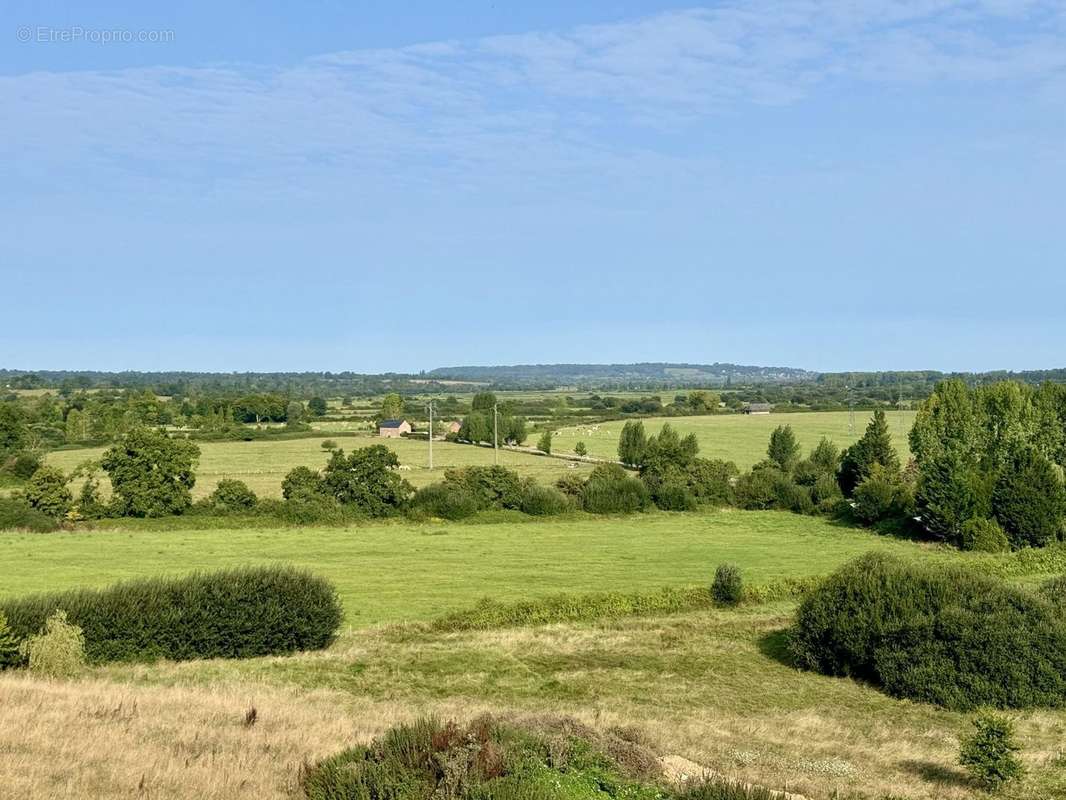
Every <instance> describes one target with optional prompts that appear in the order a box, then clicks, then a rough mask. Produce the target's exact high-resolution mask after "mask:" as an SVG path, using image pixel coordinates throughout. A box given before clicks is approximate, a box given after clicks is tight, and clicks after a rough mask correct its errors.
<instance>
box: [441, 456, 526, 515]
mask: <svg viewBox="0 0 1066 800" xmlns="http://www.w3.org/2000/svg"><path fill="white" fill-rule="evenodd" d="M444 482H445V483H446V484H450V485H452V486H456V487H458V488H460V489H462V490H464V491H466V492H467V493H468V494H470V496H471V497H473V498H474V500H475V501H476V502H477V507H478V510H481V511H484V510H488V509H490V508H496V509H501V508H509V509H517V508H519V507H520V506H521V505H522V477H521V476H520V475H519V474H518V473H517V472H515V471H514V470H513V469H507V467H500V466H492V467H459V468H455V469H448V470H445V471H444Z"/></svg>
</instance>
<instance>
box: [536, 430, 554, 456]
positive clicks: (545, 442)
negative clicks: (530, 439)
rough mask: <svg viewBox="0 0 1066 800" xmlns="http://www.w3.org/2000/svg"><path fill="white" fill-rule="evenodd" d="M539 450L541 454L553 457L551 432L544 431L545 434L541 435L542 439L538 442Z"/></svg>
mask: <svg viewBox="0 0 1066 800" xmlns="http://www.w3.org/2000/svg"><path fill="white" fill-rule="evenodd" d="M537 449H538V450H540V452H542V453H547V454H548V455H551V452H552V432H551V431H544V433H542V434H541V435H540V439H538V440H537Z"/></svg>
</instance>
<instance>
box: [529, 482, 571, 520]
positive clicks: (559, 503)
mask: <svg viewBox="0 0 1066 800" xmlns="http://www.w3.org/2000/svg"><path fill="white" fill-rule="evenodd" d="M570 502H571V501H570V499H569V498H568V497H567V496H566V495H565V494H563V493H562V492H559V491H556V490H555V489H552V488H551V487H549V486H541V485H539V484H536V483H528V484H526V486H525V487H524V489H523V490H522V512H523V513H525V514H531V515H533V516H536V517H546V516H553V515H555V514H565V513H566V512H567V511H569V510H570Z"/></svg>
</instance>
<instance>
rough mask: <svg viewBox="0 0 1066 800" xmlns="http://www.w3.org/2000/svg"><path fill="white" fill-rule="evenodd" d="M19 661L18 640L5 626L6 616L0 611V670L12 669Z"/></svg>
mask: <svg viewBox="0 0 1066 800" xmlns="http://www.w3.org/2000/svg"><path fill="white" fill-rule="evenodd" d="M20 660H21V658H20V656H19V640H18V637H17V636H15V634H14V633H13V632H12V630H11V628H9V627H8V624H7V616H6V615H5V614H4V612H3V611H0V669H7V668H8V667H13V666H15V665H16V664H18V663H19V661H20Z"/></svg>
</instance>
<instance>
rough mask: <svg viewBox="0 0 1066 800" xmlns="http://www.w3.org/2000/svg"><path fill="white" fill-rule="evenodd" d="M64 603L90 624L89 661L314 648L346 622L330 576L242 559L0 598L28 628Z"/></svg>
mask: <svg viewBox="0 0 1066 800" xmlns="http://www.w3.org/2000/svg"><path fill="white" fill-rule="evenodd" d="M57 609H62V610H64V611H66V612H67V616H68V619H69V620H70V622H71V623H73V624H75V625H77V626H78V627H80V628H81V629H82V631H83V632H84V634H85V652H86V655H87V657H88V658H89V660H90V661H92V662H97V663H99V662H105V661H140V660H151V659H156V658H169V659H174V660H185V659H194V658H246V657H250V656H262V655H269V654H272V653H291V652H294V651H296V650H317V649H320V648H323V647H326V646H328V645H329V644H330V642H332V641H333V637H334V634H335V633H336V630H337V627H338V626H339V625H340V622H341V607H340V602H339V600H338V599H337V593H336V590H335V589H334V588H333V585H332V584H330V583H329V582H328V581H326V580H324V579H322V578H319V577H316V576H315V575H312V574H311V573H309V572H305V571H303V570H298V569H295V568H293V567H286V566H268V567H244V568H240V569H230V570H221V571H219V572H210V573H194V574H192V575H188V576H186V577H181V578H164V577H158V578H145V579H141V580H135V581H128V582H124V583H118V584H115V585H114V586H111V587H109V588H106V589H74V590H71V591H66V592H54V593H49V594H38V595H31V596H28V597H22V598H15V599H12V600H7V601H5V602H3V603H0V611H3V613H4V614H5V615H6V616H7V620H8V625H9V626H10V628H11V630H12V632H13V633H14V634H15V635H16V636H18V637H20V638H26V637H28V636H30V635H31V634H35V633H37V632H38V631H40V630H41V629H42V628H43V627H44V623H45V620H47V619H48V617H50V616H51V615H52V613H53V612H55V611H56V610H57Z"/></svg>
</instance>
